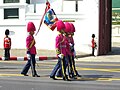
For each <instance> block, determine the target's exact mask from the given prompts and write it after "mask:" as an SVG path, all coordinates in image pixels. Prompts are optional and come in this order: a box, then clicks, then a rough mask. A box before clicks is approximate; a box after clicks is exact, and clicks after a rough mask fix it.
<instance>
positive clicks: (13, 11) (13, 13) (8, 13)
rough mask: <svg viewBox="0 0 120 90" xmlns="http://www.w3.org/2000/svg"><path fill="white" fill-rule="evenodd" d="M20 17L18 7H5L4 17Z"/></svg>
mask: <svg viewBox="0 0 120 90" xmlns="http://www.w3.org/2000/svg"><path fill="white" fill-rule="evenodd" d="M18 18H19V9H18V8H8V9H4V19H18Z"/></svg>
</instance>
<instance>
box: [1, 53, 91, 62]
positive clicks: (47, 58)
mask: <svg viewBox="0 0 120 90" xmlns="http://www.w3.org/2000/svg"><path fill="white" fill-rule="evenodd" d="M89 56H90V54H86V55H77V58H83V57H89ZM55 59H57V57H47V56H39V57H38V56H36V60H37V61H43V60H55ZM27 60H28V59H27V57H16V56H11V57H10V59H9V60H4V57H0V61H27Z"/></svg>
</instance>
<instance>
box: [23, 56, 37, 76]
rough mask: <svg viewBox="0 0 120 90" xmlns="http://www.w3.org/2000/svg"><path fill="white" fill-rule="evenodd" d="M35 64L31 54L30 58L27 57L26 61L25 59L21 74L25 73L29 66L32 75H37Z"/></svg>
mask: <svg viewBox="0 0 120 90" xmlns="http://www.w3.org/2000/svg"><path fill="white" fill-rule="evenodd" d="M35 64H36V60H35V55H34V54H31V58H30V59H28V61H27V63H26V65H25V66H24V68H23V70H22V72H21V74H27V73H28V70H29V68H30V67H31V69H32V75H37V72H36V70H35Z"/></svg>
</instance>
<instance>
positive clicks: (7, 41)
mask: <svg viewBox="0 0 120 90" xmlns="http://www.w3.org/2000/svg"><path fill="white" fill-rule="evenodd" d="M4 48H11V38H10V37H5V38H4Z"/></svg>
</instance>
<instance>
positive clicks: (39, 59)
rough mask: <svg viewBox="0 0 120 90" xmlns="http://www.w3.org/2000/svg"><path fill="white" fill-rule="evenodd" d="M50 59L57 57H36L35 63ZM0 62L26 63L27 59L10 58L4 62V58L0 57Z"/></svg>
mask: <svg viewBox="0 0 120 90" xmlns="http://www.w3.org/2000/svg"><path fill="white" fill-rule="evenodd" d="M51 59H57V57H46V56H42V57H36V60H37V61H43V60H51ZM0 60H1V61H2V60H3V61H27V60H28V59H27V57H15V56H13V57H10V59H9V60H4V57H0Z"/></svg>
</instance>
